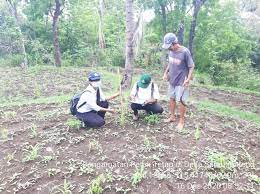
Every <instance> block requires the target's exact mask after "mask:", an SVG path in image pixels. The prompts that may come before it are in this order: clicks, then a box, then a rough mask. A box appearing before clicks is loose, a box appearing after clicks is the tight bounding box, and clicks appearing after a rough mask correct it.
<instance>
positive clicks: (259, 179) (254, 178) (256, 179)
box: [249, 175, 260, 185]
mask: <svg viewBox="0 0 260 194" xmlns="http://www.w3.org/2000/svg"><path fill="white" fill-rule="evenodd" d="M249 180H250V181H252V182H255V183H256V184H258V185H260V177H259V176H257V175H250V176H249Z"/></svg>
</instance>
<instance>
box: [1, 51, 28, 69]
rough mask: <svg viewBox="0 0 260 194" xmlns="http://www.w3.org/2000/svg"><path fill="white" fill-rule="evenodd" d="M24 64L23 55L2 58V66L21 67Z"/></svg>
mask: <svg viewBox="0 0 260 194" xmlns="http://www.w3.org/2000/svg"><path fill="white" fill-rule="evenodd" d="M22 62H23V55H19V54H13V55H7V56H5V57H3V58H0V66H14V67H16V66H19V65H20V64H21V63H22Z"/></svg>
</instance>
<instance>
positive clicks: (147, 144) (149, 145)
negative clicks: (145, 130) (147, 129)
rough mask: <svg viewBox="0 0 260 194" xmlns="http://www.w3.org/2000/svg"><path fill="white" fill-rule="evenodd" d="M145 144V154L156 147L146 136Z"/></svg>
mask: <svg viewBox="0 0 260 194" xmlns="http://www.w3.org/2000/svg"><path fill="white" fill-rule="evenodd" d="M143 143H144V151H145V152H150V151H151V150H152V149H153V148H154V147H155V145H154V143H153V142H152V141H151V139H150V138H148V137H147V136H146V135H145V136H144V140H143Z"/></svg>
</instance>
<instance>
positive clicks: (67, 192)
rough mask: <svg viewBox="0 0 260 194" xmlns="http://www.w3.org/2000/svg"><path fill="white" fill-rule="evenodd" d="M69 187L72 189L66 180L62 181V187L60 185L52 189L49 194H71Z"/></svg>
mask: <svg viewBox="0 0 260 194" xmlns="http://www.w3.org/2000/svg"><path fill="white" fill-rule="evenodd" d="M71 187H72V186H71V184H70V183H69V182H67V180H66V179H64V183H63V185H60V186H58V187H54V189H53V191H52V192H51V194H56V193H61V194H72V191H71Z"/></svg>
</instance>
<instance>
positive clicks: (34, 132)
mask: <svg viewBox="0 0 260 194" xmlns="http://www.w3.org/2000/svg"><path fill="white" fill-rule="evenodd" d="M29 132H30V138H35V137H37V136H38V133H37V126H36V125H35V124H33V125H32V126H31V127H29Z"/></svg>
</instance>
